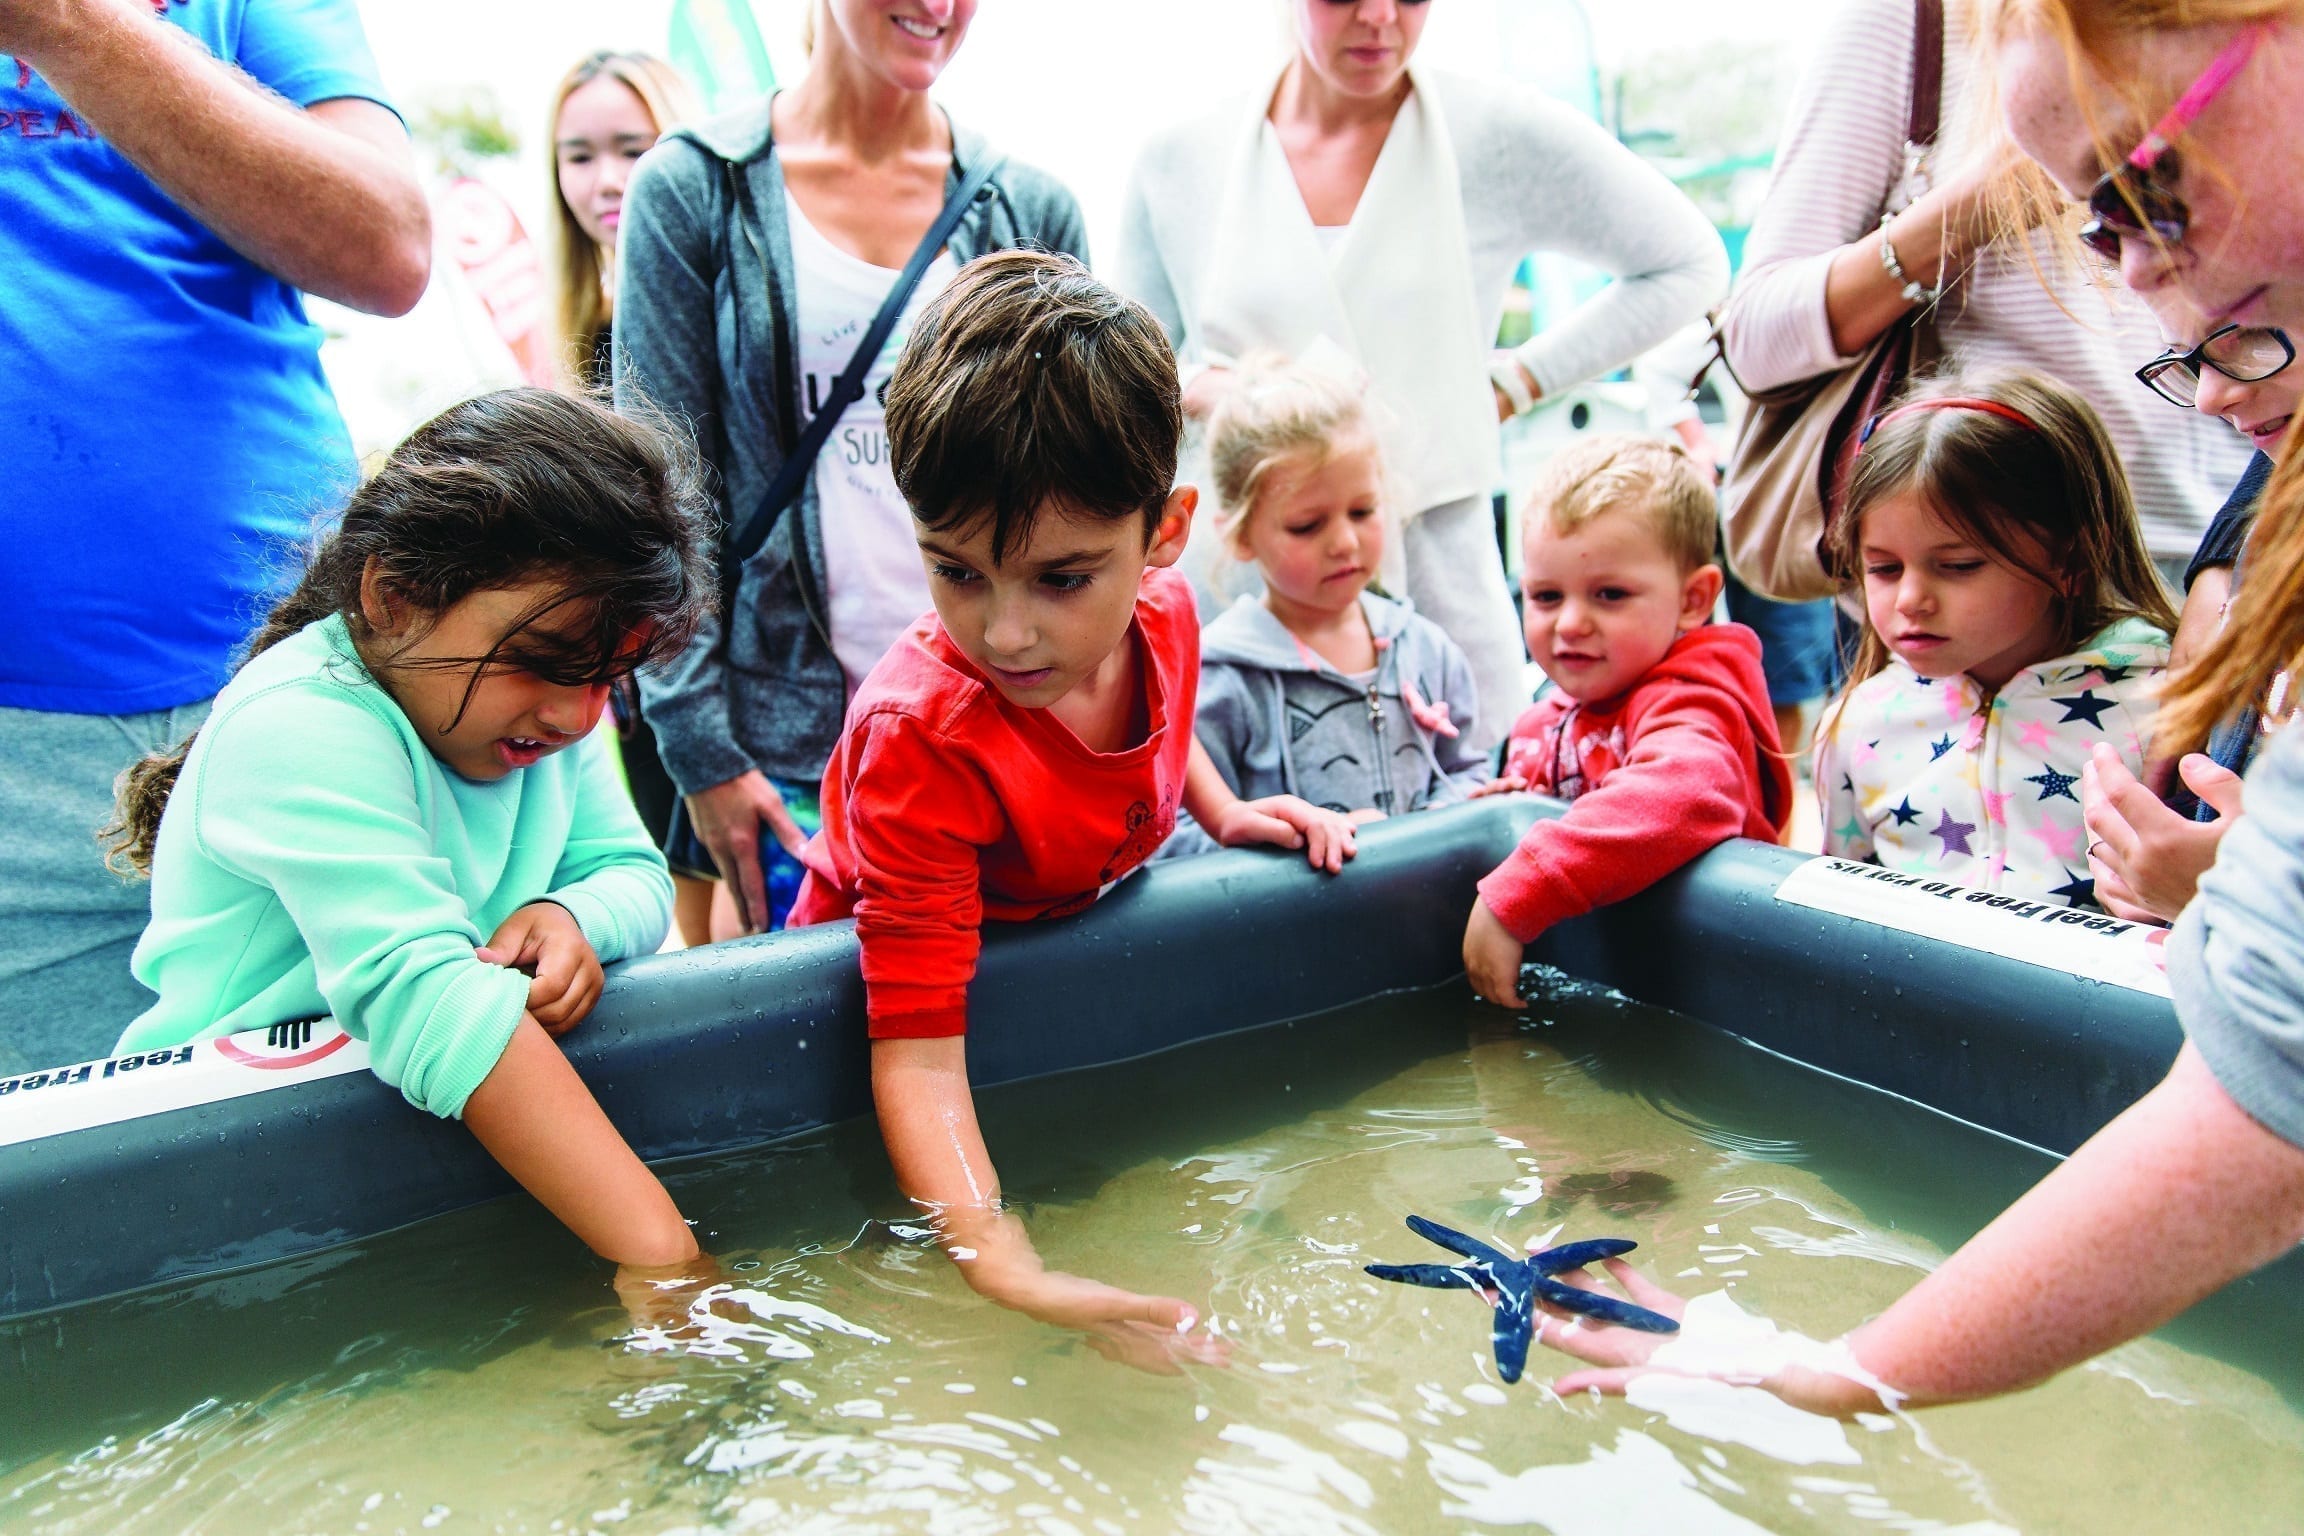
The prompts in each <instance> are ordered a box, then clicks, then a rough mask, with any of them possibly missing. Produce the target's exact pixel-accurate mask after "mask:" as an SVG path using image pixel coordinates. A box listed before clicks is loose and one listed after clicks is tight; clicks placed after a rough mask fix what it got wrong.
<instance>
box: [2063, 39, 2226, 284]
mask: <svg viewBox="0 0 2304 1536" xmlns="http://www.w3.org/2000/svg"><path fill="white" fill-rule="evenodd" d="M2269 30H2270V24H2269V23H2267V22H2261V21H2259V22H2252V23H2250V24H2249V25H2248V26H2246V27H2244V28H2242V29H2241V32H2240V35H2239V36H2238V37H2235V38H2234V39H2232V41H2231V42H2229V43H2226V44H2225V45H2224V48H2223V51H2222V52H2220V53H2218V54H2217V55H2216V57H2215V58H2213V59H2211V60H2210V61H2209V62H2208V67H2207V68H2206V69H2204V70H2202V71H2201V72H2200V78H2199V79H2197V80H2195V81H2193V82H2192V84H2191V87H2190V88H2189V89H2188V90H2186V91H2185V92H2184V94H2183V95H2182V96H2181V97H2179V98H2177V101H2176V105H2174V106H2172V107H2170V108H2169V109H2168V112H2167V115H2166V116H2164V117H2162V118H2161V119H2160V121H2159V122H2157V123H2154V124H2153V125H2152V131H2151V132H2150V133H2148V134H2146V135H2144V141H2143V142H2142V143H2140V144H2138V145H2137V146H2136V147H2135V148H2134V149H2133V150H2130V151H2129V153H2128V158H2127V159H2125V160H2123V161H2121V162H2120V163H2119V164H2118V165H2116V166H2114V167H2113V168H2112V169H2111V170H2109V171H2107V172H2105V173H2104V175H2103V176H2101V177H2099V178H2098V179H2097V182H2096V185H2095V186H2094V187H2093V188H2092V189H2090V191H2089V193H2088V222H2087V223H2085V224H2083V225H2081V226H2080V243H2081V244H2083V245H2085V246H2087V247H2088V249H2090V250H2092V251H2094V252H2095V253H2096V254H2097V255H2099V256H2101V257H2103V258H2104V259H2105V260H2106V261H2118V260H2119V259H2120V242H2121V241H2122V240H2126V239H2132V238H2134V237H2135V236H2138V235H2142V234H2144V233H2146V232H2147V231H2149V232H2150V233H2151V234H2152V236H2153V237H2154V238H2155V239H2157V240H2158V241H2159V242H2160V243H2161V244H2163V245H2182V244H2183V243H2184V235H2185V232H2186V231H2187V230H2188V229H2190V228H2191V225H2192V210H2191V208H2190V207H2189V206H2187V205H2186V203H2185V201H2184V199H2183V198H2181V197H2178V196H2177V195H2176V192H2175V190H2174V186H2175V181H2176V178H2177V175H2178V173H2179V170H2180V166H2179V164H2178V161H2177V159H2176V154H2175V151H2174V150H2172V149H2171V148H2170V147H2169V146H2170V144H2171V143H2173V141H2174V140H2175V138H2176V135H2178V134H2179V133H2182V132H2183V131H2184V130H2185V129H2187V128H2189V127H2191V126H2192V122H2193V119H2195V118H2197V117H2198V116H2199V115H2200V114H2201V113H2202V112H2205V111H2206V110H2208V104H2209V103H2210V102H2212V101H2214V100H2215V99H2216V98H2217V96H2218V95H2219V94H2221V93H2222V92H2223V89H2224V87H2226V86H2227V85H2230V84H2231V83H2232V77H2233V76H2234V75H2236V74H2238V73H2240V67H2241V66H2242V65H2244V64H2246V63H2247V62H2248V58H2249V56H2250V55H2251V54H2253V53H2254V52H2255V51H2256V45H2257V44H2259V43H2261V42H2263V41H2264V35H2265V33H2266V32H2267V31H2269Z"/></svg>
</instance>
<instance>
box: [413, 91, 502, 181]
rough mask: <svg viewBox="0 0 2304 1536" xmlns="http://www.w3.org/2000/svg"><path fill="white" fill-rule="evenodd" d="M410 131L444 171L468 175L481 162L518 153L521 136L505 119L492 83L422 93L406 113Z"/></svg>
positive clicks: (436, 166) (435, 163) (419, 145)
mask: <svg viewBox="0 0 2304 1536" xmlns="http://www.w3.org/2000/svg"><path fill="white" fill-rule="evenodd" d="M408 135H409V137H410V138H412V139H414V140H415V141H416V145H417V148H418V149H419V150H421V151H423V152H424V153H425V154H427V155H429V156H430V157H431V159H432V161H433V162H434V165H435V168H436V169H437V170H439V171H440V172H441V173H442V174H443V175H451V176H458V175H468V174H470V173H471V171H472V170H473V169H474V168H475V166H476V165H477V164H479V163H480V162H482V161H487V160H504V159H511V158H513V157H515V156H517V155H518V154H519V153H520V135H519V134H517V133H515V132H514V131H513V130H512V127H511V125H510V124H509V123H507V122H505V120H504V107H503V104H502V103H501V102H500V101H498V99H497V96H496V88H495V87H494V86H491V85H481V84H477V83H472V84H464V85H450V86H436V87H434V88H433V89H431V90H428V91H425V92H423V93H422V94H421V95H419V96H418V97H417V98H416V100H415V102H414V103H413V105H412V108H411V110H410V112H409V114H408Z"/></svg>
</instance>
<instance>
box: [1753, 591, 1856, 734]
mask: <svg viewBox="0 0 2304 1536" xmlns="http://www.w3.org/2000/svg"><path fill="white" fill-rule="evenodd" d="M1834 612H1835V609H1834V605H1833V602H1832V600H1831V599H1830V598H1828V597H1827V598H1819V599H1817V600H1816V601H1815V602H1812V603H1779V602H1777V601H1775V600H1774V599H1772V598H1766V597H1762V596H1761V595H1760V594H1759V593H1757V592H1754V591H1752V590H1750V589H1749V588H1747V587H1746V586H1745V585H1744V584H1743V583H1742V582H1740V581H1738V580H1737V579H1736V578H1735V577H1734V576H1730V577H1729V578H1728V617H1729V618H1731V619H1734V620H1735V621H1736V622H1737V623H1739V624H1742V625H1744V626H1745V627H1746V628H1748V629H1750V630H1751V631H1752V632H1753V633H1754V634H1756V635H1758V636H1759V637H1760V671H1761V674H1762V675H1763V676H1764V677H1766V678H1767V680H1768V702H1769V703H1771V704H1774V705H1777V706H1779V707H1783V706H1786V705H1791V704H1806V703H1808V702H1809V701H1810V700H1813V699H1820V698H1822V697H1824V695H1826V694H1828V693H1830V692H1831V691H1832V690H1833V689H1834V688H1837V687H1838V686H1839V685H1840V679H1841V677H1842V675H1843V674H1844V672H1845V671H1846V668H1845V667H1844V665H1843V664H1842V662H1841V658H1840V642H1839V639H1838V636H1837V625H1836V624H1835V622H1834V619H1833V614H1834Z"/></svg>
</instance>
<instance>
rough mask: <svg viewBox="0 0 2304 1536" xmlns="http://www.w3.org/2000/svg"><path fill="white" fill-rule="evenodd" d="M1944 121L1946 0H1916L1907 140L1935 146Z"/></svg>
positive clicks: (1915, 143) (1926, 147) (1906, 122)
mask: <svg viewBox="0 0 2304 1536" xmlns="http://www.w3.org/2000/svg"><path fill="white" fill-rule="evenodd" d="M1943 125H1944V0H1915V3H1914V5H1913V7H1912V111H1911V115H1910V116H1909V117H1907V118H1906V119H1905V123H1904V142H1905V143H1906V144H1907V145H1911V146H1917V147H1918V148H1920V149H1923V150H1926V149H1932V148H1934V147H1935V144H1936V136H1937V134H1938V132H1939V131H1940V130H1941V129H1942V128H1943Z"/></svg>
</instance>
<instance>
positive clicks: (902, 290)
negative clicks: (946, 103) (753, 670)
mask: <svg viewBox="0 0 2304 1536" xmlns="http://www.w3.org/2000/svg"><path fill="white" fill-rule="evenodd" d="M1002 164H1003V160H1002V158H1001V157H1000V156H997V155H986V156H985V157H984V159H983V160H981V161H980V162H978V164H977V165H976V167H975V168H974V169H973V170H971V171H969V172H968V173H967V175H965V176H963V177H962V178H961V179H960V185H959V186H957V187H955V188H954V189H953V191H952V195H951V197H949V198H948V199H946V200H945V203H944V207H943V210H942V211H941V212H939V213H938V214H937V215H936V222H935V223H933V224H931V225H929V226H928V233H926V234H925V235H922V236H921V237H920V244H919V245H918V246H916V247H915V248H914V249H913V252H912V259H911V260H910V261H908V262H906V263H905V264H904V270H903V272H902V273H900V274H899V275H898V276H897V278H896V281H895V283H894V284H893V285H892V286H891V287H890V288H889V290H888V297H887V298H886V299H884V300H882V301H881V304H880V312H879V313H878V314H876V315H874V316H873V317H872V324H871V325H870V326H868V327H866V329H865V331H864V339H863V340H862V341H860V342H858V343H857V344H856V352H855V355H854V356H853V357H851V358H849V359H848V366H847V367H846V368H843V369H842V370H840V377H839V378H837V379H835V380H833V381H832V393H831V394H830V396H829V397H828V398H826V400H825V401H824V403H823V404H822V405H821V406H819V407H818V408H817V410H816V414H815V415H814V416H812V417H810V418H809V421H808V425H807V426H806V427H804V428H802V429H801V432H800V440H799V441H798V442H796V443H794V444H793V445H792V446H791V449H790V450H789V451H788V452H787V453H786V454H785V455H784V462H783V463H782V464H780V465H778V466H777V469H776V478H775V479H774V480H773V481H771V482H769V486H768V489H767V491H766V492H764V493H763V494H762V495H761V497H760V500H759V502H758V504H757V505H755V506H754V507H753V509H752V515H751V516H750V517H747V518H746V519H744V522H743V523H742V525H741V526H739V527H736V528H734V529H732V530H730V535H729V536H728V537H725V538H723V539H722V540H721V542H720V611H721V614H722V617H723V618H725V617H726V616H727V615H728V614H730V613H732V612H733V611H734V610H735V606H736V582H737V578H738V577H739V575H740V574H741V573H742V571H743V569H744V562H746V561H747V560H750V559H751V558H752V557H753V556H754V555H756V554H758V553H760V546H761V545H763V544H765V543H767V542H768V534H769V532H770V530H772V529H773V528H774V527H775V526H776V519H777V518H779V517H781V516H782V515H783V514H784V512H785V510H786V509H787V508H789V507H790V506H791V505H792V503H793V502H795V501H798V500H799V499H800V488H801V487H802V486H804V485H806V484H807V483H808V476H809V475H810V474H811V473H812V472H813V471H814V470H815V468H816V456H817V455H818V454H819V453H822V452H823V451H824V445H825V444H826V443H827V442H829V441H831V438H832V429H833V428H835V427H837V426H839V425H840V418H841V417H842V416H844V415H846V414H847V411H848V407H849V406H851V405H854V404H855V403H856V402H857V401H858V400H861V399H863V398H864V380H865V377H866V375H868V374H870V373H871V371H872V364H873V363H874V362H876V361H877V360H878V359H879V356H880V349H881V348H882V347H884V346H886V345H887V344H888V333H889V332H890V331H893V330H894V329H895V328H896V322H897V320H899V319H900V318H902V316H903V314H904V306H905V305H906V304H909V303H910V302H911V301H912V295H913V292H914V291H915V290H916V289H918V288H919V286H920V279H921V278H923V277H925V276H926V275H927V273H928V268H929V266H930V265H931V264H933V263H934V262H935V260H936V253H937V252H939V251H941V250H943V249H944V247H945V246H946V245H947V244H948V243H950V241H951V239H952V232H953V231H954V230H955V229H958V228H959V227H960V220H961V218H962V216H963V215H965V214H966V213H967V211H968V205H969V204H970V203H971V202H973V201H975V199H976V195H977V193H978V192H979V191H981V190H982V189H983V188H984V187H986V186H988V185H990V184H991V181H992V178H993V177H994V176H995V175H997V174H998V173H999V170H1000V167H1001V165H1002ZM783 340H784V338H779V341H783ZM807 543H808V541H807V538H806V536H805V535H804V534H803V535H800V536H797V537H795V538H794V539H793V541H792V550H793V560H794V562H795V563H796V564H798V565H799V566H800V567H801V572H802V579H801V583H800V586H801V590H802V592H803V593H806V592H807V591H808V589H809V588H810V586H811V585H812V579H811V578H812V576H813V572H811V571H810V570H809V569H808V554H807ZM809 619H810V621H811V622H813V623H814V624H815V625H816V628H817V631H818V636H819V638H821V639H822V640H823V641H824V643H825V644H826V645H827V646H829V645H830V644H831V643H832V637H831V635H829V634H827V633H824V630H825V625H824V621H823V619H822V617H821V616H820V615H818V614H817V612H816V611H815V604H814V603H813V602H811V603H810V604H809Z"/></svg>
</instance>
